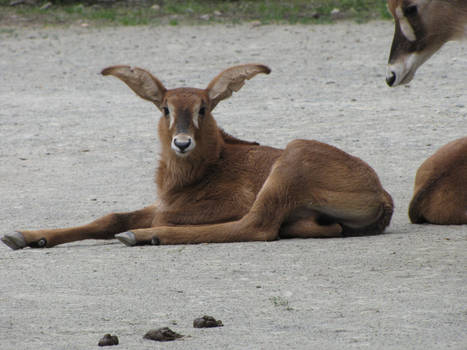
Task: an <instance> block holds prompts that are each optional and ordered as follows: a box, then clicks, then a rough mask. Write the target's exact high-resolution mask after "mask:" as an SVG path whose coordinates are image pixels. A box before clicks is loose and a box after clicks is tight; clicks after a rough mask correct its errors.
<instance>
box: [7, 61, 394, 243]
mask: <svg viewBox="0 0 467 350" xmlns="http://www.w3.org/2000/svg"><path fill="white" fill-rule="evenodd" d="M269 73H270V69H269V68H268V67H267V66H265V65H261V64H244V65H239V66H234V67H230V68H228V69H226V70H224V71H222V72H221V73H220V74H218V75H217V76H216V77H215V78H214V79H213V80H212V81H211V82H210V83H209V84H208V85H207V87H206V88H204V89H199V88H190V87H181V88H175V89H167V88H166V87H165V86H164V84H162V82H161V81H160V80H159V79H158V78H157V77H155V76H154V75H152V74H151V73H150V72H148V71H147V70H145V69H142V68H137V67H134V68H132V67H130V66H112V67H108V68H105V69H104V70H103V71H102V74H103V75H104V76H114V77H117V78H118V79H120V80H121V81H123V82H124V83H125V84H126V85H127V86H128V87H129V88H130V89H131V90H133V91H134V92H135V93H136V94H137V95H138V96H139V97H141V98H142V99H144V100H147V101H149V102H151V103H153V104H154V105H155V106H156V108H157V109H158V110H159V111H160V112H161V116H160V119H159V124H158V135H159V141H160V146H161V147H160V150H161V152H160V160H159V165H158V169H157V174H156V185H157V191H158V196H157V201H156V202H155V203H154V204H152V205H149V206H147V207H145V208H143V209H140V210H136V211H132V212H126V213H112V214H109V215H107V216H104V217H102V218H100V219H97V220H95V221H93V222H91V223H89V224H87V225H83V226H78V227H72V228H61V229H42V230H33V231H28V230H21V231H18V232H15V233H12V234H7V235H5V236H4V237H3V238H2V241H3V242H4V243H5V244H7V245H8V246H9V247H11V248H12V249H20V248H24V247H38V248H40V247H53V246H56V245H58V244H63V243H67V242H74V241H79V240H84V239H111V238H114V237H115V238H117V239H118V240H119V241H120V242H122V243H124V244H125V245H127V246H136V245H165V244H196V243H222V242H247V241H271V240H276V239H279V238H290V237H296V238H331V237H345V236H360V235H372V234H380V233H382V232H383V231H384V229H385V228H386V227H387V226H388V225H389V222H390V220H391V216H392V212H393V202H392V198H391V196H390V195H389V194H388V193H387V192H386V191H385V190H384V188H383V187H382V185H381V183H380V181H379V179H378V176H377V175H376V173H375V171H374V170H373V169H372V168H371V167H370V166H369V165H368V164H367V163H365V162H364V161H363V160H361V159H359V158H357V157H354V156H352V155H350V154H348V153H346V152H344V151H342V150H340V149H338V148H336V147H333V146H330V145H327V144H325V143H322V142H318V141H313V140H293V141H291V142H290V143H289V144H288V145H287V147H286V148H285V149H279V148H273V147H269V146H261V145H259V144H258V143H256V142H251V141H245V140H241V139H238V138H236V137H235V136H232V135H230V134H228V133H227V132H225V131H224V130H223V129H221V128H220V127H219V126H218V125H217V122H216V120H215V118H214V116H213V114H212V112H213V110H214V109H215V107H216V106H217V104H218V103H220V102H221V101H223V100H225V99H227V98H229V97H230V96H231V95H232V94H233V93H234V92H237V91H239V90H240V89H241V88H242V87H243V86H244V84H245V82H246V81H247V80H250V79H252V78H253V77H255V76H257V75H258V74H269ZM246 118H254V116H252V115H246V116H243V117H242V118H239V121H238V122H239V123H241V122H242V120H245V119H246ZM311 132H312V130H310V133H311Z"/></svg>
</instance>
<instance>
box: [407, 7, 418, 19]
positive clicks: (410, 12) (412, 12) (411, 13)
mask: <svg viewBox="0 0 467 350" xmlns="http://www.w3.org/2000/svg"><path fill="white" fill-rule="evenodd" d="M417 11H418V9H417V5H411V6H408V7H406V8H405V9H404V16H406V17H410V16H415V15H416V14H417Z"/></svg>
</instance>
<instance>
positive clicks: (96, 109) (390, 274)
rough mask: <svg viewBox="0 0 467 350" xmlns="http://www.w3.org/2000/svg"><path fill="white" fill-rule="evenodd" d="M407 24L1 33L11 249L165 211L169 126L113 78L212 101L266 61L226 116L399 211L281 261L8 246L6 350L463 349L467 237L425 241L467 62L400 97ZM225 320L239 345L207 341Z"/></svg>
mask: <svg viewBox="0 0 467 350" xmlns="http://www.w3.org/2000/svg"><path fill="white" fill-rule="evenodd" d="M391 38H392V24H391V22H389V21H388V22H373V23H368V24H364V25H358V24H353V23H340V24H337V25H322V26H260V27H252V26H250V25H241V26H199V27H131V28H128V27H127V28H102V29H96V28H69V29H60V28H49V29H47V28H46V29H20V28H13V29H12V30H10V29H2V30H1V31H0V68H1V70H0V105H1V106H2V107H1V109H0V135H1V138H0V152H1V153H0V161H1V167H0V194H1V202H0V212H1V218H2V221H1V223H2V225H1V226H2V227H1V233H2V234H4V233H10V232H13V231H14V230H15V229H21V228H22V229H27V228H30V229H33V228H47V227H51V228H52V227H61V226H70V225H76V224H82V223H86V222H88V221H90V220H91V219H94V218H97V217H99V216H101V215H104V214H106V213H109V212H112V211H124V210H134V209H138V208H141V207H143V206H145V205H147V204H149V203H151V202H153V201H154V200H155V198H156V197H155V185H154V183H153V172H154V170H155V167H156V164H157V158H158V147H159V146H158V144H157V137H156V124H157V119H158V117H159V113H158V112H157V111H156V109H155V108H154V107H153V106H152V105H151V104H150V103H147V102H145V101H143V100H141V99H139V98H137V97H136V96H135V95H134V94H133V93H132V92H131V91H130V90H129V89H128V88H127V87H126V86H125V85H124V84H123V83H121V82H119V81H118V80H117V79H114V78H104V77H102V76H100V75H99V74H98V73H99V72H100V70H101V69H102V68H104V67H106V66H109V65H114V64H131V65H135V66H140V67H145V68H147V69H149V70H151V71H152V72H153V73H154V74H155V75H156V76H158V77H159V78H160V79H161V80H162V81H163V82H164V83H165V84H166V86H167V87H176V86H182V85H190V86H194V87H205V86H206V85H207V84H208V82H209V81H210V80H211V79H212V78H213V77H214V76H215V75H216V74H217V73H218V72H220V71H221V70H222V69H224V68H226V67H228V66H230V65H234V64H239V63H246V62H261V63H264V64H267V65H269V66H270V67H271V68H272V73H271V74H270V75H269V76H258V77H255V78H254V79H252V80H251V81H248V82H247V83H246V84H245V86H244V87H243V89H242V90H241V91H240V92H238V93H237V94H236V95H235V96H233V97H232V98H231V99H229V100H227V101H224V102H222V103H221V104H220V105H219V106H218V107H217V108H216V110H215V113H214V115H215V116H216V118H217V120H218V122H219V124H220V125H221V126H222V127H223V128H225V130H226V131H228V132H229V133H231V134H233V135H235V136H237V137H241V138H245V139H248V140H256V141H259V142H261V143H262V144H268V145H272V146H277V147H284V146H285V145H286V144H287V142H288V141H290V140H292V139H294V138H308V139H317V140H320V141H324V142H327V143H330V144H332V145H335V146H337V147H340V148H342V149H343V150H345V151H347V152H349V153H351V154H353V155H356V156H358V157H361V158H362V159H364V160H365V161H367V162H368V163H369V164H370V165H371V166H372V167H373V168H374V169H375V170H376V172H377V173H378V174H379V176H380V179H381V181H382V183H383V185H384V187H385V188H386V189H387V190H388V191H389V192H390V193H391V194H392V196H393V198H394V201H395V205H396V210H395V213H394V217H393V220H392V223H391V226H390V227H389V229H388V230H387V233H386V234H383V235H380V236H374V237H355V238H345V239H326V240H321V239H315V240H313V239H309V240H300V239H293V240H280V241H275V242H268V243H260V242H258V243H233V244H209V245H206V244H202V245H191V246H190V245H181V246H160V247H152V246H145V247H133V248H129V247H126V246H124V245H122V244H120V243H118V242H117V241H104V242H103V241H84V242H77V243H73V244H66V245H63V246H58V247H56V248H52V249H44V250H32V249H24V250H21V251H12V250H10V249H9V248H8V247H6V246H5V245H0V265H1V268H0V281H1V282H0V348H1V349H35V350H36V349H68V350H69V349H91V348H94V347H96V348H97V342H98V340H99V338H100V337H101V336H102V334H105V333H112V334H115V335H117V336H118V337H119V340H120V345H118V347H116V348H119V349H132V350H137V349H154V348H155V347H156V348H157V347H158V346H160V345H158V344H155V343H154V342H151V341H148V340H145V339H143V335H144V334H145V333H146V331H147V330H148V329H151V328H158V327H164V326H170V328H171V329H173V330H174V331H176V332H179V333H182V334H184V335H186V337H185V338H183V339H182V340H179V341H175V342H173V343H170V344H166V345H164V346H165V347H170V348H171V349H268V350H269V349H352V348H355V349H448V348H449V349H466V344H467V333H466V329H467V257H466V252H467V226H430V225H412V224H410V223H409V221H408V218H407V207H408V203H409V200H410V198H411V195H412V188H413V187H412V185H413V180H414V176H415V171H416V169H417V168H418V166H419V165H420V164H421V162H422V161H423V160H424V159H425V158H427V157H428V156H429V155H430V154H432V153H433V152H434V151H435V150H436V149H437V148H439V147H440V146H441V145H443V144H445V143H447V142H449V141H451V140H453V139H456V138H459V137H461V136H466V133H467V132H466V130H467V124H466V123H467V122H466V120H467V119H466V118H467V93H466V90H467V89H466V88H467V82H466V81H467V80H466V67H467V47H466V46H465V45H464V46H461V45H459V44H457V45H456V44H449V45H447V46H446V47H445V48H444V49H443V50H442V52H441V53H439V54H438V55H437V56H436V57H434V58H433V59H432V60H430V61H429V62H428V63H426V64H425V65H424V66H423V67H422V68H421V69H420V70H419V72H418V74H417V76H416V79H415V81H414V82H413V83H411V85H410V87H401V88H397V89H390V88H388V87H387V86H386V85H385V82H384V76H385V63H386V60H387V54H388V51H389V46H390V42H391ZM203 314H212V315H216V317H219V318H220V319H222V321H223V323H224V327H221V328H214V329H194V328H193V326H192V321H193V319H194V318H195V317H198V316H199V315H203Z"/></svg>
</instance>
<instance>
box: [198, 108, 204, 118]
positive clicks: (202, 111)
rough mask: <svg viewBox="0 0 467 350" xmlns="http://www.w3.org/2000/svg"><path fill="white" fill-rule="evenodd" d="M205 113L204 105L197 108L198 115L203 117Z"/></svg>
mask: <svg viewBox="0 0 467 350" xmlns="http://www.w3.org/2000/svg"><path fill="white" fill-rule="evenodd" d="M205 114H206V108H205V107H201V108H200V109H199V115H200V116H202V117H204V115H205Z"/></svg>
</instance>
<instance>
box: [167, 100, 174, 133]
mask: <svg viewBox="0 0 467 350" xmlns="http://www.w3.org/2000/svg"><path fill="white" fill-rule="evenodd" d="M167 108H168V109H169V120H170V122H169V129H172V126H174V123H175V116H174V108H173V106H172V105H171V104H168V105H167Z"/></svg>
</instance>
